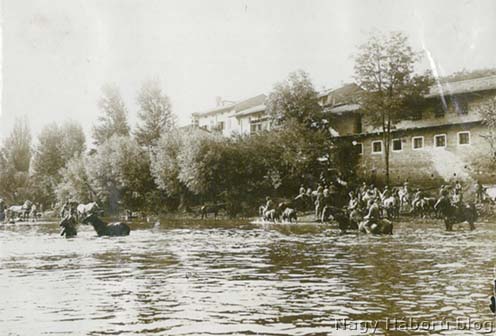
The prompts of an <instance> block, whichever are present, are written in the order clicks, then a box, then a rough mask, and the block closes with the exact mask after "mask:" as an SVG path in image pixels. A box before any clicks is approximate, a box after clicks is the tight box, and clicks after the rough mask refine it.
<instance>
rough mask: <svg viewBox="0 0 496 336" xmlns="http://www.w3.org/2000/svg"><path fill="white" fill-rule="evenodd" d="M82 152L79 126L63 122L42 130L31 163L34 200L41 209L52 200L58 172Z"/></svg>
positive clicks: (81, 137) (83, 141) (58, 177)
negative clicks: (40, 205)
mask: <svg viewBox="0 0 496 336" xmlns="http://www.w3.org/2000/svg"><path fill="white" fill-rule="evenodd" d="M84 149H85V137H84V133H83V130H82V128H81V126H80V125H79V124H77V123H74V122H67V123H65V124H63V125H62V126H58V125H57V124H56V123H52V124H49V125H47V126H45V127H44V128H43V129H42V130H41V133H40V134H39V136H38V144H37V145H36V148H35V150H34V156H33V161H32V178H33V180H34V182H35V183H34V186H33V191H34V196H35V200H36V201H38V202H41V203H43V204H44V205H45V206H47V205H50V204H52V203H53V202H54V201H55V199H56V195H55V189H56V187H57V185H58V184H59V183H60V180H61V174H60V170H61V169H62V168H63V167H64V166H65V165H66V163H67V162H68V161H69V160H70V159H71V158H72V157H73V156H75V155H76V156H77V155H80V154H81V152H82V151H84Z"/></svg>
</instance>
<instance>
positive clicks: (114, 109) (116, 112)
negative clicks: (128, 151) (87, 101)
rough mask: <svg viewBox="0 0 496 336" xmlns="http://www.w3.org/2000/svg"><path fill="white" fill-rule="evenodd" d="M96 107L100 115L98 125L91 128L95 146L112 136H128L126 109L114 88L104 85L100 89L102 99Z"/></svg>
mask: <svg viewBox="0 0 496 336" xmlns="http://www.w3.org/2000/svg"><path fill="white" fill-rule="evenodd" d="M98 106H99V108H100V110H101V111H102V115H101V116H100V117H98V123H97V124H96V125H94V126H93V137H94V138H95V144H97V145H101V144H103V143H104V142H105V141H106V140H108V139H110V137H112V136H113V135H118V136H128V135H129V125H128V122H127V109H126V106H125V105H124V101H123V100H122V97H121V95H120V93H119V89H118V88H117V87H116V86H113V85H105V86H104V87H103V88H102V97H101V98H100V100H99V101H98Z"/></svg>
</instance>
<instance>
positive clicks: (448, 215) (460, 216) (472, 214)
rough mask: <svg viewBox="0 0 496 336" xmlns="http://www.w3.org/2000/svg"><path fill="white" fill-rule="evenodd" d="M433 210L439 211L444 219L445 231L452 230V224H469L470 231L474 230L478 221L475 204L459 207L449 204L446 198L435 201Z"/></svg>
mask: <svg viewBox="0 0 496 336" xmlns="http://www.w3.org/2000/svg"><path fill="white" fill-rule="evenodd" d="M435 208H436V209H435V210H436V211H439V213H440V214H441V215H442V217H443V219H444V225H445V227H446V231H452V230H453V224H458V223H465V222H467V223H468V224H469V227H470V230H474V229H475V225H474V223H475V221H476V220H477V219H478V214H477V209H476V208H475V204H473V203H471V204H469V205H461V206H460V207H457V206H454V205H453V204H451V202H450V200H449V199H448V198H447V197H444V198H441V199H439V200H438V201H437V203H436V206H435Z"/></svg>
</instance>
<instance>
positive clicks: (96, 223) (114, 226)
mask: <svg viewBox="0 0 496 336" xmlns="http://www.w3.org/2000/svg"><path fill="white" fill-rule="evenodd" d="M82 223H83V224H90V225H91V226H93V228H94V229H95V231H96V233H97V234H98V236H128V235H129V232H130V231H131V229H130V228H129V225H127V224H126V223H122V222H116V223H110V224H107V223H105V222H104V221H102V220H101V219H100V218H98V216H97V215H96V214H94V213H92V214H90V215H88V216H86V217H85V218H84V219H83V220H82Z"/></svg>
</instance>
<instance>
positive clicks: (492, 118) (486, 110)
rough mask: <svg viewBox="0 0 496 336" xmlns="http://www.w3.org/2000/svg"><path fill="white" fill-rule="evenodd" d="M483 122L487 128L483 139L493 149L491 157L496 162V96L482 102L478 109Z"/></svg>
mask: <svg viewBox="0 0 496 336" xmlns="http://www.w3.org/2000/svg"><path fill="white" fill-rule="evenodd" d="M478 112H479V114H480V115H481V117H482V122H483V124H484V125H486V126H487V134H485V135H484V136H483V137H484V139H485V140H486V141H487V142H488V143H489V145H490V147H491V153H490V155H491V157H492V159H493V161H495V162H496V96H493V97H491V98H490V99H488V100H486V101H484V102H482V103H481V104H480V105H479V107H478Z"/></svg>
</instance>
